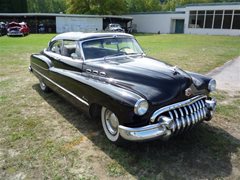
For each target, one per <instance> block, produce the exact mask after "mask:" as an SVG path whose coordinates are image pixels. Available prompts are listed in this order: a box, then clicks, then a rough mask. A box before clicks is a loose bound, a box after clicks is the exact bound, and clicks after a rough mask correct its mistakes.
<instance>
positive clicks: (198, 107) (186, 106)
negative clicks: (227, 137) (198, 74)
mask: <svg viewBox="0 0 240 180" xmlns="http://www.w3.org/2000/svg"><path fill="white" fill-rule="evenodd" d="M205 100H206V96H196V97H194V98H191V99H188V100H186V101H183V102H179V103H176V104H172V105H169V106H166V107H163V108H161V109H159V110H157V111H156V112H155V113H154V114H153V116H152V117H151V122H152V123H156V122H158V121H159V119H160V117H161V116H167V117H169V118H171V119H173V120H174V124H173V127H172V132H174V133H178V132H182V131H184V130H186V129H188V128H191V127H193V126H194V125H196V124H198V123H199V122H201V121H203V120H204V119H205V118H206V117H207V111H206V106H205Z"/></svg>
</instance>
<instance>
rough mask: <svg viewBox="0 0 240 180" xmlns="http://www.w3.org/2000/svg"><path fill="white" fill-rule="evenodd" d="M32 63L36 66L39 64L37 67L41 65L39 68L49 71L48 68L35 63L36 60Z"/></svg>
mask: <svg viewBox="0 0 240 180" xmlns="http://www.w3.org/2000/svg"><path fill="white" fill-rule="evenodd" d="M31 64H33V65H34V66H37V67H39V68H41V69H43V70H46V71H48V69H46V68H44V67H42V66H39V65H38V64H36V63H34V62H31Z"/></svg>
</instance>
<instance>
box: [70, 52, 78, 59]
mask: <svg viewBox="0 0 240 180" xmlns="http://www.w3.org/2000/svg"><path fill="white" fill-rule="evenodd" d="M71 58H73V59H79V57H78V55H77V54H76V53H72V54H71Z"/></svg>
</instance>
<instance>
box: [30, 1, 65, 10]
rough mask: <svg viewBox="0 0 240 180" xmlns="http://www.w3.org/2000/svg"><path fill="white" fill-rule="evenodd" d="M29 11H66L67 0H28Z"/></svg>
mask: <svg viewBox="0 0 240 180" xmlns="http://www.w3.org/2000/svg"><path fill="white" fill-rule="evenodd" d="M27 4H28V12H33V13H60V12H65V9H66V0H27Z"/></svg>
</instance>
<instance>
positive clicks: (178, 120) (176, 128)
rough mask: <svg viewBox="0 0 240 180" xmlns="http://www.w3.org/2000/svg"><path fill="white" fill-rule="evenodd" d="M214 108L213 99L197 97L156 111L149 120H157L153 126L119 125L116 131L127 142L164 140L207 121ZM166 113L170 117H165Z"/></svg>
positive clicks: (214, 101) (214, 102)
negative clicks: (132, 126)
mask: <svg viewBox="0 0 240 180" xmlns="http://www.w3.org/2000/svg"><path fill="white" fill-rule="evenodd" d="M215 108H216V100H215V99H211V100H207V99H206V98H205V97H204V96H197V97H194V98H192V99H189V100H187V101H183V102H180V103H176V104H173V105H170V106H166V107H163V108H161V109H159V110H157V111H156V112H155V113H154V114H153V116H152V117H151V120H153V119H155V120H157V122H156V123H154V124H150V125H147V126H143V127H137V128H130V127H125V126H122V125H120V126H119V127H118V129H119V133H120V135H121V137H122V138H124V139H126V140H129V141H145V140H153V139H157V138H160V139H164V140H166V139H168V138H169V137H170V136H171V135H173V134H176V133H178V132H181V131H183V130H185V129H187V128H189V127H192V126H194V125H196V124H198V123H199V122H202V121H203V120H207V121H209V120H210V119H211V118H212V116H213V113H214V111H215ZM183 110H185V112H183ZM171 111H172V112H174V115H171V114H172V113H171ZM168 113H169V114H170V115H169V116H166V114H168ZM178 114H181V115H178ZM184 115H186V116H184Z"/></svg>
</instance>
